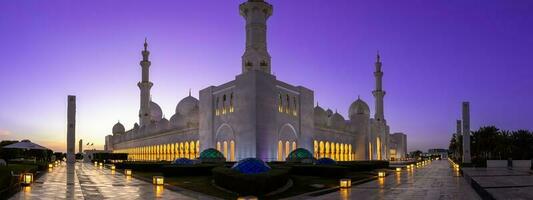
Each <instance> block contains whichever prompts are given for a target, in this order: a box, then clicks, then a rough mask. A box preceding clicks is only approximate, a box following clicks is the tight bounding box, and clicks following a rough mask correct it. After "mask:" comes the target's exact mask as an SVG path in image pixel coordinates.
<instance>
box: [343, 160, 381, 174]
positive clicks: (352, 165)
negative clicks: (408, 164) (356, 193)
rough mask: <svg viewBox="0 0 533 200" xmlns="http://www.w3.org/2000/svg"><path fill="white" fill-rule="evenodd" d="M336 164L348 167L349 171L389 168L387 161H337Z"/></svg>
mask: <svg viewBox="0 0 533 200" xmlns="http://www.w3.org/2000/svg"><path fill="white" fill-rule="evenodd" d="M337 166H342V167H346V168H348V169H350V171H357V172H361V171H372V170H376V169H385V168H389V162H388V161H381V160H372V161H342V162H338V163H337Z"/></svg>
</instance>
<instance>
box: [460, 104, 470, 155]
mask: <svg viewBox="0 0 533 200" xmlns="http://www.w3.org/2000/svg"><path fill="white" fill-rule="evenodd" d="M462 134H463V163H470V103H469V102H467V101H465V102H463V131H462Z"/></svg>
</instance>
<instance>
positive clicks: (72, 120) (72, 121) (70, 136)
mask: <svg viewBox="0 0 533 200" xmlns="http://www.w3.org/2000/svg"><path fill="white" fill-rule="evenodd" d="M67 99H68V107H67V163H75V162H76V156H75V155H74V154H75V153H74V152H75V150H76V96H73V95H69V96H68V98H67Z"/></svg>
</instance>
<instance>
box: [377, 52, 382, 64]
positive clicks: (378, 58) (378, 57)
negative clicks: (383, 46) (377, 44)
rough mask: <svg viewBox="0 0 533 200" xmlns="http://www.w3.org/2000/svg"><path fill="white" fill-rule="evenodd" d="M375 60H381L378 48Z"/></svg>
mask: <svg viewBox="0 0 533 200" xmlns="http://www.w3.org/2000/svg"><path fill="white" fill-rule="evenodd" d="M376 62H381V56H379V50H378V53H377V55H376Z"/></svg>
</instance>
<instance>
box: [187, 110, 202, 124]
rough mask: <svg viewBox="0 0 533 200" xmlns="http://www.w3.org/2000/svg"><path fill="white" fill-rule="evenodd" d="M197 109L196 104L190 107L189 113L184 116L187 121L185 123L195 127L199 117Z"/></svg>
mask: <svg viewBox="0 0 533 200" xmlns="http://www.w3.org/2000/svg"><path fill="white" fill-rule="evenodd" d="M199 110H200V109H198V106H196V107H195V108H194V109H192V110H191V111H190V112H189V114H188V115H187V116H186V117H185V119H186V121H187V125H188V126H190V127H197V126H198V123H199V121H200V118H199Z"/></svg>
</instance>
